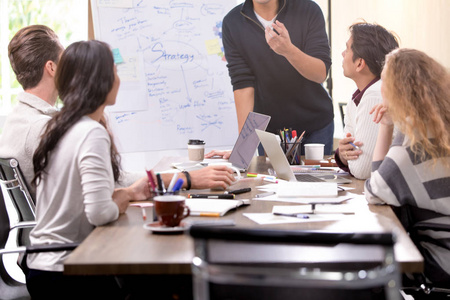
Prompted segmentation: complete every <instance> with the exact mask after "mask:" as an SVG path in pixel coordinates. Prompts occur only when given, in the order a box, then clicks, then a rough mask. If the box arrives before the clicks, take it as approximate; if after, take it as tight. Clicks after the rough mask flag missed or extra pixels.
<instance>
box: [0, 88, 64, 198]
mask: <svg viewBox="0 0 450 300" xmlns="http://www.w3.org/2000/svg"><path fill="white" fill-rule="evenodd" d="M17 99H18V100H19V102H18V104H17V105H16V106H15V107H14V109H13V110H12V111H11V113H10V114H9V115H8V117H7V118H6V122H5V125H4V126H3V132H2V135H1V137H0V157H2V158H15V159H17V160H18V161H19V165H20V169H21V170H22V173H23V175H24V177H25V180H26V181H27V183H28V185H29V187H30V190H31V193H32V195H33V197H34V194H35V191H34V188H33V187H32V186H31V185H30V182H31V180H32V179H33V177H34V171H33V153H34V151H35V150H36V148H37V146H38V145H39V141H40V140H41V134H42V131H43V128H44V126H45V124H47V122H48V121H49V120H50V118H51V116H52V115H53V114H54V113H55V112H56V109H55V108H54V107H53V106H51V105H50V104H48V103H47V102H45V101H44V100H42V99H41V98H39V97H37V96H34V95H32V94H29V93H25V92H23V93H20V94H19V95H18V97H17Z"/></svg>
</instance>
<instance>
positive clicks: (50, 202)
mask: <svg viewBox="0 0 450 300" xmlns="http://www.w3.org/2000/svg"><path fill="white" fill-rule="evenodd" d="M55 78H56V88H57V90H58V93H59V96H60V98H61V100H62V101H63V103H64V107H63V108H62V109H61V111H60V112H58V113H57V114H56V115H55V116H54V117H53V118H52V119H51V120H50V121H49V122H48V123H47V126H46V128H45V132H44V134H43V136H42V139H41V142H40V144H39V146H38V148H37V150H36V152H35V154H34V157H33V165H34V171H35V177H34V179H33V183H34V184H36V186H37V201H36V202H37V205H36V220H37V225H36V227H35V228H34V229H33V231H32V232H31V236H30V240H31V243H32V245H44V244H65V243H74V242H81V241H83V240H84V239H85V238H86V237H87V236H88V234H89V233H90V232H91V231H92V230H93V229H94V227H95V226H100V225H104V224H106V223H109V222H111V221H114V220H116V219H117V218H118V216H119V214H120V213H123V212H125V210H126V209H127V207H128V203H129V201H130V200H144V199H147V198H149V197H150V190H149V186H148V182H147V180H146V179H145V178H144V177H143V178H142V179H140V180H138V181H137V182H136V183H134V184H133V185H131V186H130V187H128V188H121V189H114V182H115V181H117V180H118V178H119V173H120V168H119V156H118V154H117V151H116V149H115V147H114V142H113V141H112V139H111V137H110V134H109V133H108V130H107V129H106V126H105V122H104V121H103V117H104V114H103V113H104V109H105V107H106V106H107V105H113V104H114V103H115V99H116V95H117V91H118V89H119V85H120V80H119V77H118V76H117V70H116V67H115V65H114V59H113V55H112V52H111V50H110V48H109V46H108V45H107V44H105V43H103V42H99V41H88V42H78V43H74V44H72V45H70V46H69V47H68V48H67V49H66V50H65V51H64V53H63V55H62V56H61V59H60V62H59V64H58V69H57V72H56V77H55ZM69 254H70V253H69V252H67V251H61V252H49V253H37V254H30V255H29V256H28V259H27V265H28V267H29V268H30V272H29V274H28V276H27V286H28V290H29V292H30V294H31V296H32V297H33V299H35V298H36V299H41V298H44V299H51V298H58V299H67V297H69V298H81V296H82V298H86V297H88V298H90V297H92V298H96V297H97V296H99V295H100V296H101V297H106V298H108V299H109V298H110V296H111V297H117V296H119V295H120V294H119V293H117V291H115V290H114V280H113V278H92V277H89V278H83V277H81V278H80V277H72V276H63V273H62V272H63V269H64V266H63V262H64V260H65V259H66V258H67V256H68V255H69ZM110 279H111V280H110ZM110 282H111V284H110ZM89 287H92V288H89ZM83 291H86V292H85V293H83ZM96 291H99V294H95V292H96ZM80 293H81V294H80ZM105 293H106V294H108V295H110V296H107V295H105Z"/></svg>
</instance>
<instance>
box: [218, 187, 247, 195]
mask: <svg viewBox="0 0 450 300" xmlns="http://www.w3.org/2000/svg"><path fill="white" fill-rule="evenodd" d="M251 190H252V189H251V188H243V189H239V190H234V191H225V192H224V194H225V195H227V194H228V195H229V194H234V195H239V194H243V193H247V192H250V191H251Z"/></svg>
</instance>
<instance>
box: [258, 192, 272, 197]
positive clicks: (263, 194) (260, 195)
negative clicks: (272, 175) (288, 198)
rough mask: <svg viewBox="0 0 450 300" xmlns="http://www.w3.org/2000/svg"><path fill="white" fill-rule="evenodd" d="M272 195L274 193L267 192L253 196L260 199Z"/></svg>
mask: <svg viewBox="0 0 450 300" xmlns="http://www.w3.org/2000/svg"><path fill="white" fill-rule="evenodd" d="M274 194H275V192H267V193H262V194H257V195H255V197H256V198H262V197H267V196H270V195H274Z"/></svg>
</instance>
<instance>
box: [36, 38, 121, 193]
mask: <svg viewBox="0 0 450 300" xmlns="http://www.w3.org/2000/svg"><path fill="white" fill-rule="evenodd" d="M55 82H56V88H57V90H58V93H59V97H60V98H61V101H62V102H63V103H64V106H63V108H62V109H61V111H60V112H58V113H57V114H56V115H55V116H54V117H53V118H52V119H51V120H50V121H49V122H48V123H47V126H46V127H45V132H44V134H43V135H42V139H41V142H40V144H39V146H38V148H37V149H36V152H35V153H34V156H33V166H34V173H35V176H34V178H33V182H32V183H33V184H39V181H40V180H41V178H42V176H43V173H44V172H45V168H46V167H47V165H48V161H49V156H50V155H51V153H52V151H53V150H54V149H55V148H56V146H57V144H58V142H59V141H60V139H61V138H62V137H63V136H64V134H65V133H66V132H67V131H68V130H69V129H70V128H71V127H72V126H73V125H74V124H75V123H76V122H78V121H79V120H80V119H81V118H82V117H83V116H85V115H88V114H91V113H93V112H95V111H96V110H97V109H98V108H99V107H100V106H101V105H103V104H104V103H105V100H106V96H107V95H108V93H109V92H110V91H111V89H112V87H113V83H114V59H113V55H112V52H111V49H110V48H109V46H108V44H106V43H103V42H100V41H95V40H93V41H83V42H77V43H74V44H72V45H70V46H69V47H67V49H66V50H65V51H64V52H63V54H62V56H61V59H60V61H59V63H58V66H57V69H56V75H55ZM100 124H102V125H103V126H104V127H105V128H106V129H107V130H108V128H107V126H106V122H105V121H104V120H102V121H100ZM108 133H110V132H109V130H108ZM110 136H111V134H110ZM119 160H120V157H119V155H118V152H117V150H116V147H115V145H114V142H113V140H112V139H111V164H112V169H113V174H114V180H115V181H118V178H119V173H120V162H119Z"/></svg>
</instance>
